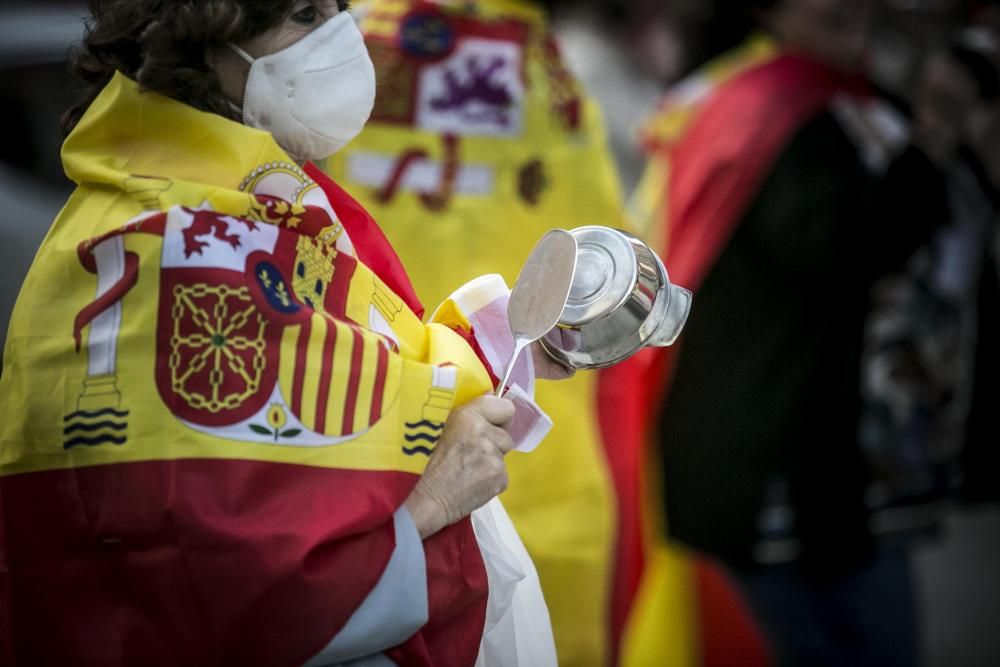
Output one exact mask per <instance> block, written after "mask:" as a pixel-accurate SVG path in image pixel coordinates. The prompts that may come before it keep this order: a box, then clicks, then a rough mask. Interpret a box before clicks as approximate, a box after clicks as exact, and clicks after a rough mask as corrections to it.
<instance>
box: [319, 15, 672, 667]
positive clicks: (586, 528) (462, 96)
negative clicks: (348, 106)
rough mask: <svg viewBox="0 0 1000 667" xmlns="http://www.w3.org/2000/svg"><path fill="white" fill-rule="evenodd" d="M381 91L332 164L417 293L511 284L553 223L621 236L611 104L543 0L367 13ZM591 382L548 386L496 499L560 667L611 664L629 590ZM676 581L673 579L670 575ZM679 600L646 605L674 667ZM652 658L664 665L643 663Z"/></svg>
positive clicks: (609, 412) (624, 224)
mask: <svg viewBox="0 0 1000 667" xmlns="http://www.w3.org/2000/svg"><path fill="white" fill-rule="evenodd" d="M357 6H358V14H359V16H360V17H361V20H360V24H361V28H362V31H363V33H364V35H365V40H366V44H367V45H368V49H369V51H370V53H371V55H372V59H373V61H374V62H375V67H376V71H377V80H378V95H377V99H376V102H375V110H374V113H373V116H372V119H371V121H370V122H369V123H368V125H367V127H366V129H365V130H364V132H362V134H361V135H360V136H359V137H358V138H357V139H356V140H355V141H353V142H352V143H351V144H350V145H348V146H347V147H346V148H345V149H344V150H343V151H341V152H339V153H338V154H336V155H335V156H333V157H332V158H331V159H330V160H329V161H328V170H329V173H330V174H331V175H333V176H334V178H335V179H336V180H337V181H338V182H340V183H344V184H345V185H346V186H347V187H349V189H350V190H351V192H352V193H354V194H355V195H356V196H357V197H359V199H360V200H361V201H362V202H363V203H364V205H365V206H366V208H369V210H371V211H373V212H375V213H376V216H377V217H378V219H379V222H380V224H381V225H382V226H383V228H384V229H386V232H387V234H388V235H389V236H390V238H392V240H393V244H394V245H395V247H396V248H397V250H398V251H399V253H400V256H401V258H402V260H403V262H404V263H405V264H406V265H407V267H408V269H409V270H410V275H411V276H412V277H413V280H414V283H415V284H416V285H417V287H418V290H419V292H420V293H421V294H423V295H431V297H433V298H434V299H442V298H444V297H445V296H447V295H448V294H449V292H450V291H451V290H452V289H453V286H454V285H456V284H460V283H463V282H465V281H467V280H469V279H471V278H473V277H475V276H478V275H480V274H483V273H494V272H496V273H501V274H502V275H503V276H504V278H505V279H506V280H507V282H508V283H509V284H513V282H514V280H515V279H516V277H517V274H518V271H519V269H520V267H521V265H522V263H523V261H524V258H525V257H527V255H528V254H529V252H530V250H531V248H532V246H533V245H534V243H535V242H536V240H537V239H538V237H539V236H541V235H542V234H543V233H544V232H546V231H547V230H549V229H552V228H555V227H562V228H567V229H571V228H575V227H579V226H583V225H591V224H598V225H606V226H609V227H618V228H628V227H629V226H630V223H629V222H628V221H627V220H626V218H625V214H624V208H625V207H624V204H623V200H622V197H621V194H620V191H619V185H618V181H617V177H616V174H615V168H614V162H613V159H612V156H611V152H610V150H609V148H608V146H607V143H606V137H605V129H604V123H603V119H602V118H601V114H600V110H599V108H598V107H597V105H596V104H595V102H594V101H593V100H592V99H591V98H590V97H588V96H587V95H586V94H585V92H584V91H583V90H582V89H581V87H580V86H579V84H578V83H577V81H576V79H575V78H574V77H573V75H572V74H571V73H570V71H569V70H568V69H567V67H566V64H565V63H564V61H563V59H562V56H561V55H560V52H559V48H558V44H557V42H556V39H555V36H554V35H553V33H552V32H551V30H550V27H549V25H548V23H547V18H546V15H545V12H544V9H543V8H542V7H543V6H542V3H539V2H532V1H529V0H478V1H475V2H467V1H464V0H433V1H432V0H369V1H367V2H364V3H357ZM596 387H597V385H596V374H594V373H589V372H582V373H578V374H577V375H576V377H575V378H573V379H572V380H570V381H565V382H559V383H551V384H550V383H544V382H543V383H540V384H539V386H538V387H537V393H536V400H537V401H538V403H539V404H540V405H541V406H542V407H543V408H544V410H545V411H546V412H547V413H548V414H549V415H550V416H551V417H552V421H553V422H554V427H553V430H552V432H551V433H550V435H549V436H548V438H547V439H546V440H545V442H544V443H543V444H542V445H541V446H540V447H539V448H538V450H536V451H535V452H533V453H532V454H531V456H530V457H527V456H524V455H521V454H518V453H513V454H511V455H510V456H508V458H507V464H508V468H509V470H510V478H511V483H510V488H509V490H508V491H507V492H506V493H505V494H504V495H503V502H504V506H505V507H506V508H507V510H508V512H509V513H510V515H511V518H512V519H513V521H514V523H515V525H516V526H517V530H518V533H519V534H520V536H521V538H522V540H523V542H524V544H525V546H526V547H527V549H528V551H529V552H530V554H531V557H532V560H533V561H534V563H535V566H536V567H537V569H538V573H539V576H540V579H541V583H542V588H543V590H544V592H545V599H546V602H547V604H548V607H549V612H550V616H551V619H552V624H553V631H554V633H555V639H556V645H557V648H558V654H559V662H560V664H561V665H567V666H584V665H588V666H591V665H592V666H598V665H601V666H603V665H606V664H612V663H614V662H616V661H617V656H618V648H619V642H620V639H621V637H622V633H623V629H624V625H625V619H626V617H627V616H628V614H629V612H630V610H631V603H632V599H633V598H632V595H631V594H626V593H627V591H626V589H625V588H623V587H622V584H623V582H624V579H623V577H622V575H623V574H625V573H624V572H623V571H622V570H620V568H619V564H620V563H624V562H625V561H624V560H622V559H621V558H620V557H619V555H620V545H621V544H622V539H623V538H628V537H629V536H632V535H636V534H637V530H638V529H637V527H636V526H635V525H626V523H625V522H624V521H623V520H622V518H623V517H624V518H625V519H626V520H628V521H635V520H636V517H635V515H634V514H633V513H627V514H622V507H621V505H620V503H619V499H620V498H622V497H626V496H627V495H628V493H629V490H628V489H623V488H620V487H619V486H618V484H617V483H618V481H619V480H625V478H624V477H618V476H616V475H615V468H616V466H620V464H621V462H622V461H623V458H622V455H623V453H624V452H623V451H622V450H621V448H620V447H619V446H618V443H617V441H616V438H615V437H614V435H613V434H611V435H610V436H603V435H602V433H601V426H600V423H601V420H602V419H604V418H607V417H609V416H610V417H612V419H613V416H614V413H615V412H616V410H617V408H618V405H617V403H618V400H619V399H618V398H617V397H615V398H613V399H612V400H610V401H608V402H606V403H603V404H601V403H599V402H598V399H597V391H596ZM679 571H680V570H678V569H673V570H670V574H671V576H673V575H675V574H677V573H678V572H679ZM687 613H688V605H687V603H686V598H685V597H684V596H683V595H679V596H678V597H677V598H675V599H672V600H670V601H669V603H668V604H665V605H660V606H659V607H658V608H657V609H656V610H655V611H652V612H651V616H650V617H651V618H655V619H656V623H658V624H659V627H660V628H661V629H662V630H661V632H660V639H662V646H663V649H662V653H663V654H664V655H666V656H667V658H666V662H660V663H656V664H664V665H674V666H683V665H688V664H690V656H691V645H690V643H689V642H688V641H687V630H688V624H687V616H686V615H687ZM650 664H653V663H650Z"/></svg>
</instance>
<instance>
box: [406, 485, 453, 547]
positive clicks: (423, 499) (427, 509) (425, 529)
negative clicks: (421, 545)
mask: <svg viewBox="0 0 1000 667" xmlns="http://www.w3.org/2000/svg"><path fill="white" fill-rule="evenodd" d="M403 507H405V508H406V511H407V512H409V513H410V518H411V519H412V520H413V525H414V526H416V527H417V532H418V533H420V539H421V540H426V539H427V538H428V537H430V536H431V535H433V534H435V533H437V532H438V531H439V530H441V529H442V528H444V527H445V526H446V525H447V520H446V519H445V516H444V514H445V513H444V509H443V508H442V507H441V504H440V503H439V502H437V501H436V500H435V499H434V498H432V497H430V496H428V495H427V494H426V493H424V492H423V489H421V488H420V485H419V484H418V486H417V487H416V488H415V489H413V492H412V493H411V494H410V497H409V498H407V499H406V502H405V503H403Z"/></svg>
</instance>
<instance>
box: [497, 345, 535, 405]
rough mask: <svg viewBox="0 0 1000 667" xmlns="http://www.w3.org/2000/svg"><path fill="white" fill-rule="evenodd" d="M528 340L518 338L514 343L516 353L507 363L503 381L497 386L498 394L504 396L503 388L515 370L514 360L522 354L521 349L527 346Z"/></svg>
mask: <svg viewBox="0 0 1000 667" xmlns="http://www.w3.org/2000/svg"><path fill="white" fill-rule="evenodd" d="M527 344H528V341H525V340H522V339H520V338H519V339H517V341H515V343H514V354H513V355H512V356H511V358H510V363H508V364H507V372H506V373H504V376H503V381H502V382H501V383H500V384H499V385H498V386H497V396H498V397H499V396H503V390H504V388H506V386H507V381H508V380H510V374H511V373H513V372H514V362H516V361H517V357H518V355H520V354H521V350H523V349H524V348H525V346H526V345H527Z"/></svg>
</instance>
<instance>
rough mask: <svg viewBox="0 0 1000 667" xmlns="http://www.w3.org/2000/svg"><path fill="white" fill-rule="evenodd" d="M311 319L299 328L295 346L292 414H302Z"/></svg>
mask: <svg viewBox="0 0 1000 667" xmlns="http://www.w3.org/2000/svg"><path fill="white" fill-rule="evenodd" d="M311 333H312V320H311V319H309V320H305V321H304V322H303V323H302V327H301V328H300V329H299V341H298V344H297V345H296V346H295V373H294V375H293V376H292V414H294V415H296V416H299V415H301V414H302V385H303V384H305V381H306V361H307V359H308V358H309V334H311Z"/></svg>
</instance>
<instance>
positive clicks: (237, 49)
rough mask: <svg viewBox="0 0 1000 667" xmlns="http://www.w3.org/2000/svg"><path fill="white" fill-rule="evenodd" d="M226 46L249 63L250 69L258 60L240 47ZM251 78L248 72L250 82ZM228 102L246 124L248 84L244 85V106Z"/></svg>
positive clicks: (227, 44) (228, 44) (230, 43)
mask: <svg viewBox="0 0 1000 667" xmlns="http://www.w3.org/2000/svg"><path fill="white" fill-rule="evenodd" d="M226 46H228V47H229V48H230V49H232V51H233V52H234V53H235V54H236V55H238V56H239V57H240V58H242V59H243V60H245V61H246V62H247V64H248V65H250V67H253V64H254V62H256V59H255V58H254V57H253V56H251V55H250V54H249V53H247V52H246V51H244V50H243V49H241V48H240V47H238V46H236V45H235V44H233V43H232V42H226ZM249 77H250V74H249V72H248V73H247V79H248V81H249ZM227 101H228V102H229V108H231V109H232V110H233V111H235V112H236V113H237V114H238V115H239V117H240V119H241V120H242V121H243V123H244V124H246V122H247V110H246V104H247V91H246V83H244V84H243V106H240V105H238V104H236V103H235V102H233V101H232V100H227Z"/></svg>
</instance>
